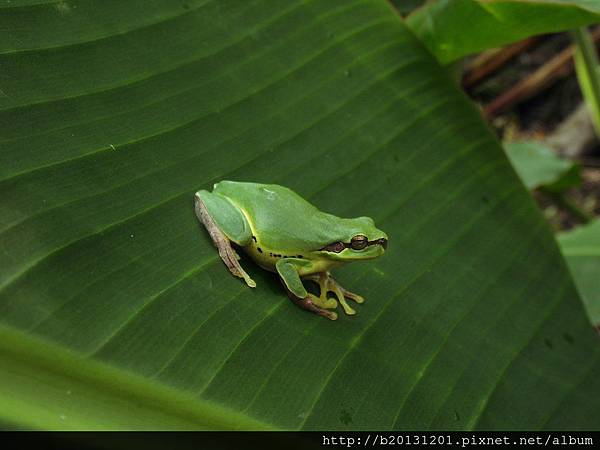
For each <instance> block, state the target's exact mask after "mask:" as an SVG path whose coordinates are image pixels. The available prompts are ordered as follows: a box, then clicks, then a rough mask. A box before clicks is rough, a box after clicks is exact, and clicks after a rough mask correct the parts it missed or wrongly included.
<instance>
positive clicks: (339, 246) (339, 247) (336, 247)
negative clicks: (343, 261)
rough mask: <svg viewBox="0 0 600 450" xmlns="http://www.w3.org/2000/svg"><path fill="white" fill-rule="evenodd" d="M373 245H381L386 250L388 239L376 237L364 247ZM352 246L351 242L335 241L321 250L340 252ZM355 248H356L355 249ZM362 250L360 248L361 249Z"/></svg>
mask: <svg viewBox="0 0 600 450" xmlns="http://www.w3.org/2000/svg"><path fill="white" fill-rule="evenodd" d="M371 245H381V246H382V247H383V249H384V250H387V245H388V241H387V239H386V238H380V239H375V240H374V241H368V242H367V245H366V246H365V247H364V248H363V249H362V250H364V249H366V248H368V247H369V246H371ZM347 248H352V244H351V243H350V242H341V241H340V242H335V243H333V244H329V245H326V246H325V247H323V248H322V249H321V251H326V252H332V253H340V252H341V251H343V250H344V249H347ZM353 250H354V249H353ZM359 251H360V250H359Z"/></svg>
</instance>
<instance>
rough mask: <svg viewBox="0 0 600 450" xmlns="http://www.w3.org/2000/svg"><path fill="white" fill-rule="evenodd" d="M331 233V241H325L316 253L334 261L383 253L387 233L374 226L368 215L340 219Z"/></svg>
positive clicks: (386, 241)
mask: <svg viewBox="0 0 600 450" xmlns="http://www.w3.org/2000/svg"><path fill="white" fill-rule="evenodd" d="M336 228H337V229H336V230H335V231H333V233H331V236H332V239H331V242H327V243H326V244H325V245H324V246H323V247H322V248H321V249H320V250H319V251H318V253H319V254H320V255H321V256H322V257H325V258H328V259H332V260H336V261H354V260H360V259H373V258H377V257H378V256H381V255H383V254H384V253H385V250H386V248H387V243H388V237H387V234H385V233H384V232H383V231H381V230H379V229H378V228H377V227H375V223H374V222H373V219H371V218H370V217H358V218H356V219H341V223H340V226H339V227H336Z"/></svg>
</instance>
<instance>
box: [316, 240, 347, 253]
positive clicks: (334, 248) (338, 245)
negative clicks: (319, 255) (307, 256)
mask: <svg viewBox="0 0 600 450" xmlns="http://www.w3.org/2000/svg"><path fill="white" fill-rule="evenodd" d="M345 248H346V246H345V245H344V243H343V242H334V243H333V244H329V245H327V246H326V247H323V248H322V249H321V250H325V251H327V252H333V253H339V252H341V251H342V250H344V249H345Z"/></svg>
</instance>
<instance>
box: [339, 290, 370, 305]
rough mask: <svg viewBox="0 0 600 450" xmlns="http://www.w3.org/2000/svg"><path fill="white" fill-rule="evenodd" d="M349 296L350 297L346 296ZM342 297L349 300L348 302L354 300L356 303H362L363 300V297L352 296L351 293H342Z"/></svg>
mask: <svg viewBox="0 0 600 450" xmlns="http://www.w3.org/2000/svg"><path fill="white" fill-rule="evenodd" d="M348 294H351V295H348ZM344 297H346V298H349V299H350V300H354V301H355V302H356V303H364V301H365V299H364V297H363V296H361V295H358V294H353V293H352V292H348V291H346V292H345V293H344Z"/></svg>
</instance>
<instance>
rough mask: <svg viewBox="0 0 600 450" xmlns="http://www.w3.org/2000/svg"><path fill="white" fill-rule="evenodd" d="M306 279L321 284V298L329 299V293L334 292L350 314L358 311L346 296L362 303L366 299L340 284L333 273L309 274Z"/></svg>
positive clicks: (345, 310)
mask: <svg viewBox="0 0 600 450" xmlns="http://www.w3.org/2000/svg"><path fill="white" fill-rule="evenodd" d="M304 279H306V280H311V281H314V282H315V283H317V284H318V285H319V288H320V290H321V294H320V295H321V299H327V293H328V292H333V293H334V294H335V296H336V297H337V299H338V301H339V302H340V304H341V305H342V308H344V312H345V313H346V314H348V315H354V314H356V311H354V309H352V308H351V307H350V305H348V303H347V302H346V298H349V299H351V300H354V301H355V302H356V303H362V302H364V301H365V299H364V298H363V297H361V296H360V295H358V294H355V293H353V292H350V291H348V290H346V289H344V288H343V287H342V286H340V285H339V283H338V282H337V281H335V280H334V279H333V277H332V276H331V273H329V272H322V273H316V274H311V275H307V276H305V277H304ZM334 301H335V300H334Z"/></svg>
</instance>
